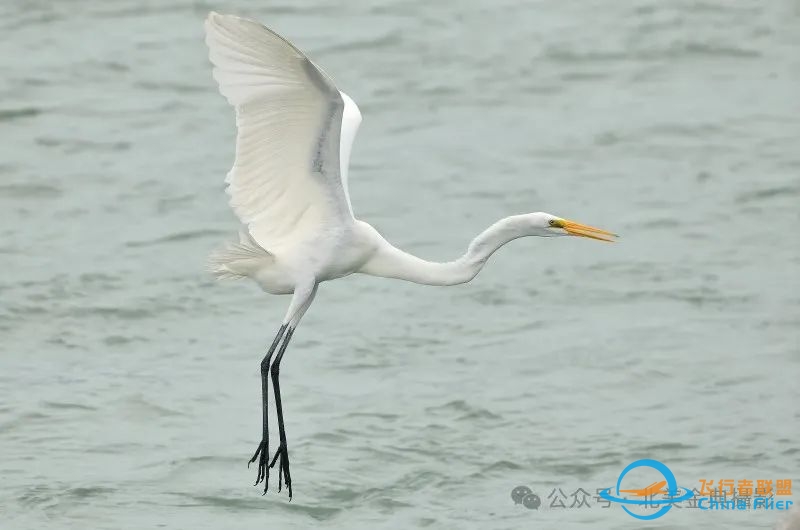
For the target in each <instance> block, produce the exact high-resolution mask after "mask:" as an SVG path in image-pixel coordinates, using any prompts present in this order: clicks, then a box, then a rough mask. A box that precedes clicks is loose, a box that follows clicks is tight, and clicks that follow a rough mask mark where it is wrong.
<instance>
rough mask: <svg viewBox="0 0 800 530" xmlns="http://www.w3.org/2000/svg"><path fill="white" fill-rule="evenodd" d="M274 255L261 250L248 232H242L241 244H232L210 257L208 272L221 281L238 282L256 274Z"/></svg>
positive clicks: (240, 236) (240, 235)
mask: <svg viewBox="0 0 800 530" xmlns="http://www.w3.org/2000/svg"><path fill="white" fill-rule="evenodd" d="M269 259H272V255H271V254H270V253H269V252H267V251H266V250H264V249H263V248H261V246H259V245H258V243H256V242H255V241H253V239H252V238H251V237H250V234H249V233H247V232H244V231H243V232H240V234H239V242H237V243H235V242H230V243H228V244H227V245H225V246H224V247H223V248H221V249H219V250H216V251H214V252H212V253H211V255H210V256H209V257H208V270H209V272H210V273H211V274H213V275H214V276H215V277H216V278H217V279H219V280H238V279H239V278H246V277H248V276H251V275H252V274H254V273H255V272H256V271H257V270H258V269H259V268H261V267H262V266H263V265H264V261H265V260H269Z"/></svg>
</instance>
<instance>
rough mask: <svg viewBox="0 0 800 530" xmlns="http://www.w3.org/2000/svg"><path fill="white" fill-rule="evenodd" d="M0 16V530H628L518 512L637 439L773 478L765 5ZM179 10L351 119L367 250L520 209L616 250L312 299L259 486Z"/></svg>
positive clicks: (260, 336)
mask: <svg viewBox="0 0 800 530" xmlns="http://www.w3.org/2000/svg"><path fill="white" fill-rule="evenodd" d="M0 6H2V7H3V12H4V14H5V16H4V17H3V19H2V21H0V25H2V35H3V37H2V41H0V42H2V46H1V47H0V71H1V72H2V75H0V135H2V142H0V259H1V260H2V270H3V274H2V275H0V455H2V458H0V478H1V480H0V520H1V521H2V522H0V526H2V528H3V529H4V530H7V529H23V528H24V529H27V528H33V527H39V528H94V529H105V528H108V529H112V528H113V529H121V528H122V529H127V528H131V529H134V528H135V529H138V528H152V527H156V526H164V527H168V528H188V527H192V528H202V529H205V528H209V529H218V528H254V527H259V525H261V526H263V525H269V526H270V527H271V528H309V527H312V526H322V527H332V528H333V527H341V528H348V529H374V528H398V529H405V528H415V527H430V528H458V529H478V528H480V529H485V528H521V527H526V526H527V527H533V526H539V527H546V528H563V529H571V528H577V529H584V528H612V527H613V528H631V529H633V528H640V527H641V526H642V524H643V523H641V522H639V521H637V520H635V519H633V518H631V517H630V516H628V515H627V514H625V513H624V512H623V511H622V509H621V508H620V507H619V506H612V507H611V508H610V509H604V508H602V507H600V505H598V504H597V502H596V500H595V499H589V502H590V504H591V507H582V508H566V509H559V508H554V507H551V506H550V504H551V500H550V499H547V498H546V497H547V496H548V495H549V494H550V492H551V491H552V490H554V489H557V488H560V489H562V490H563V491H564V492H566V493H567V494H570V493H571V492H573V491H575V490H576V489H577V488H583V489H584V490H587V491H590V492H592V493H594V492H595V490H596V489H597V488H601V487H603V488H605V487H609V486H613V485H614V483H615V481H616V479H617V476H618V475H619V473H620V471H621V470H622V469H623V468H624V467H625V466H626V465H627V464H629V463H630V462H631V461H633V460H635V459H638V458H655V459H658V460H661V461H662V462H664V463H665V464H667V465H668V466H669V467H670V468H671V469H672V471H673V472H674V473H675V475H676V477H677V479H678V483H679V484H680V485H682V486H688V487H690V488H691V487H696V486H698V485H699V480H700V479H713V480H714V481H717V480H718V479H734V480H740V479H750V480H753V481H755V480H756V479H771V480H776V479H794V480H795V484H796V486H795V489H797V488H798V487H800V450H798V436H799V435H800V427H798V425H800V421H798V420H800V409H798V403H800V385H798V381H800V332H799V331H798V330H799V329H800V326H799V324H800V289H798V287H799V286H798V265H799V264H800V240H799V239H798V238H797V235H796V232H797V226H798V221H799V220H800V219H798V217H799V216H798V198H799V197H800V178H798V173H799V172H800V145H798V138H800V98H798V93H800V90H798V89H799V88H800V31H798V28H800V4H798V3H797V2H796V1H793V0H775V1H770V2H763V1H748V0H739V1H735V2H732V1H724V0H707V1H704V0H692V1H689V0H676V1H670V2H662V1H659V0H636V1H631V2H618V1H614V0H592V1H582V2H555V1H520V0H515V1H510V0H502V1H493V2H488V1H484V2H482V1H480V0H468V1H463V2H458V3H456V2H438V3H432V2H423V1H401V0H380V1H375V2H366V1H363V2H362V1H351V2H326V1H322V0H302V1H299V2H297V1H292V2H288V1H284V2H272V1H264V2H257V3H256V2H249V1H244V0H242V1H222V2H217V3H206V2H195V1H189V0H168V1H161V0H158V1H157V0H113V1H105V2H103V1H100V0H63V1H59V2H51V1H39V0H24V1H23V0H0ZM211 9H214V10H216V11H220V12H223V13H235V14H239V15H242V16H247V17H251V18H255V19H257V20H259V21H260V22H262V23H264V24H266V25H268V26H270V27H272V28H273V29H275V30H276V31H278V32H279V33H281V34H283V35H285V36H286V37H287V38H289V39H290V40H292V41H293V42H294V43H295V44H296V45H297V46H298V47H299V48H300V49H302V50H304V51H306V52H307V54H308V55H309V56H310V57H311V58H313V60H314V61H315V62H317V63H318V64H319V65H321V66H322V67H323V68H324V69H325V70H326V71H327V72H328V73H330V74H331V75H332V76H333V78H334V79H335V80H336V82H337V84H338V85H339V87H340V88H341V89H342V90H344V91H346V92H347V93H348V94H349V95H350V96H352V97H353V99H355V101H356V102H357V103H358V104H359V106H360V108H361V111H362V114H363V116H364V121H363V124H362V127H361V129H360V132H359V135H358V138H357V139H356V142H355V146H354V153H353V157H352V168H351V172H350V188H351V196H352V200H353V205H354V209H355V212H356V215H357V216H358V217H360V218H362V219H364V220H366V221H368V222H369V223H371V224H373V225H374V226H375V227H376V228H378V229H379V230H380V231H381V232H382V233H383V234H384V236H386V237H387V239H389V240H390V241H391V242H393V243H394V244H395V245H397V246H399V247H401V248H403V249H405V250H407V251H410V252H413V253H416V254H418V255H420V256H422V257H424V258H427V259H444V260H447V259H452V258H454V257H456V256H457V255H460V254H461V253H462V252H463V251H464V249H465V248H466V245H467V243H468V242H469V240H470V239H471V238H472V237H474V236H475V235H476V234H477V233H478V232H479V231H481V230H482V229H484V228H485V227H486V226H487V225H489V224H490V223H491V222H493V221H495V220H496V219H498V218H500V217H503V216H506V215H510V214H516V213H524V212H530V211H539V210H542V211H547V212H550V213H553V214H555V215H559V216H563V217H567V218H572V219H576V220H579V221H582V222H585V223H589V224H592V225H595V226H600V227H603V228H608V229H611V230H614V231H617V232H619V233H620V234H622V236H623V237H622V239H621V241H620V243H619V244H615V245H606V244H600V243H597V242H593V241H588V240H580V239H579V238H570V239H558V240H541V239H535V238H531V239H525V240H520V241H515V242H514V243H512V244H511V245H509V246H507V247H505V248H503V249H502V250H501V251H500V252H499V253H497V254H496V255H495V256H494V257H493V258H492V260H491V262H490V263H489V266H488V267H487V268H486V269H485V270H484V271H483V272H482V273H481V275H480V276H478V278H476V280H475V281H473V282H472V283H470V284H467V285H463V286H459V287H453V288H441V289H434V288H430V287H421V286H416V285H413V284H406V283H403V282H392V281H388V280H384V279H378V278H370V277H362V276H358V275H355V276H351V277H349V278H346V279H344V280H340V281H337V282H332V283H330V284H324V285H323V286H322V287H321V289H320V294H319V296H318V297H317V301H316V303H315V304H314V306H313V308H312V309H311V310H310V311H309V313H308V314H307V315H306V317H305V318H304V320H303V322H302V324H301V326H300V327H299V328H298V331H297V333H296V335H295V339H294V341H293V347H292V348H291V349H290V350H289V352H288V353H287V357H286V359H285V361H284V364H283V370H282V376H283V377H282V382H283V385H282V390H283V400H284V410H285V414H286V423H287V433H288V438H289V445H290V448H291V453H292V468H291V469H292V478H293V489H294V499H293V500H292V502H291V503H289V502H287V499H286V496H285V492H284V494H281V495H277V494H275V493H274V491H271V492H270V493H269V494H268V495H267V496H265V497H262V496H261V495H260V493H261V490H260V488H253V487H252V483H253V481H254V480H255V470H254V469H252V468H251V469H249V470H248V469H247V466H246V462H247V459H248V458H249V457H250V456H251V455H252V453H253V451H254V450H255V447H256V445H257V443H258V440H259V438H260V429H261V427H260V390H261V387H260V382H259V363H260V361H261V358H262V356H263V354H264V352H265V349H266V347H267V346H268V345H269V343H270V342H271V340H272V337H273V335H274V333H275V330H276V328H277V326H278V325H279V323H280V319H281V318H282V316H283V314H284V312H285V309H286V306H287V304H288V302H289V299H288V298H287V297H274V296H267V295H265V294H263V293H261V292H260V291H259V290H258V289H257V287H256V286H255V285H254V284H251V283H247V282H240V283H228V284H223V283H215V282H213V281H212V279H211V278H210V277H209V276H208V275H207V274H206V273H205V271H204V268H205V260H206V256H207V255H208V253H209V252H210V251H211V250H213V249H214V248H216V247H218V246H219V245H220V244H221V243H223V242H224V241H225V240H227V239H228V238H230V237H233V236H234V234H235V232H236V230H237V227H238V225H237V222H236V220H235V218H234V216H233V214H232V213H231V211H230V210H229V208H228V206H227V204H226V199H227V197H226V196H225V195H224V193H223V178H224V175H225V173H226V172H227V170H228V169H229V167H230V165H231V163H232V161H233V148H234V133H235V129H234V117H233V111H232V109H231V108H229V107H228V105H227V103H226V102H225V100H224V99H223V98H222V97H221V96H220V95H219V94H218V92H217V88H216V84H215V83H214V81H213V80H212V78H211V67H210V64H209V63H208V60H207V52H206V48H205V45H204V43H203V30H202V21H203V19H204V18H205V16H206V14H207V12H208V11H209V10H211ZM273 429H274V426H273ZM273 432H276V431H274V430H273ZM273 438H274V437H273ZM276 441H277V440H276V439H275V440H274V442H276ZM275 478H276V477H275V474H274V473H273V476H272V478H271V485H270V486H271V489H272V490H274V489H275ZM519 485H526V486H528V487H530V488H531V489H532V490H533V491H535V492H537V493H538V494H539V495H541V496H542V499H543V506H542V507H541V508H540V509H539V510H529V509H526V508H524V507H523V506H522V505H514V502H513V501H512V499H511V497H510V492H511V490H512V489H513V488H514V487H516V486H519ZM644 485H645V484H642V486H644ZM794 501H795V504H798V495H797V494H795V495H794ZM570 502H571V501H567V503H566V504H567V506H569V504H570ZM784 516H785V515H782V514H780V513H778V512H774V511H771V512H769V511H760V512H734V513H729V512H725V513H721V512H711V511H700V510H697V509H694V510H692V509H673V510H672V511H671V512H670V513H669V514H667V515H666V516H664V517H662V518H660V519H658V520H657V521H654V522H652V523H650V524H649V525H648V527H652V528H663V529H667V528H696V527H701V526H702V527H703V528H725V529H728V528H772V527H773V526H774V525H775V524H776V523H777V521H778V520H779V519H781V517H784Z"/></svg>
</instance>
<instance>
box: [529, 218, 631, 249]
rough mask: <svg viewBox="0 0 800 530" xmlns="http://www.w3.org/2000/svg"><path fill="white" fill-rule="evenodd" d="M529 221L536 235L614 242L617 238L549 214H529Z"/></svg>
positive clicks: (606, 232) (597, 229) (603, 231)
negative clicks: (576, 237) (577, 237)
mask: <svg viewBox="0 0 800 530" xmlns="http://www.w3.org/2000/svg"><path fill="white" fill-rule="evenodd" d="M525 217H527V220H528V222H529V223H531V225H532V226H531V228H533V229H534V230H535V231H536V235H540V236H545V237H552V236H579V237H588V238H591V239H597V240H599V241H606V242H609V243H611V242H613V241H614V239H615V238H616V237H618V236H617V234H614V233H612V232H608V231H606V230H601V229H599V228H595V227H593V226H589V225H584V224H581V223H576V222H575V221H570V220H569V219H563V218H561V217H556V216H555V215H551V214H549V213H544V212H537V213H532V214H528V215H527V216H525Z"/></svg>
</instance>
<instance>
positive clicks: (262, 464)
mask: <svg viewBox="0 0 800 530" xmlns="http://www.w3.org/2000/svg"><path fill="white" fill-rule="evenodd" d="M285 331H286V324H283V325H282V326H281V327H280V329H279V330H278V334H277V335H275V340H273V341H272V346H270V347H269V351H268V352H267V354H266V355H265V356H264V359H263V360H262V361H261V412H262V413H261V443H259V444H258V448H257V449H256V452H255V454H254V455H253V458H251V459H250V461H249V462H248V463H247V467H250V464H252V463H253V462H255V461H256V458H259V454H260V455H261V458H259V460H258V475H257V476H256V483H255V484H254V486H256V485H258V483H259V482H261V481H262V480H263V481H264V493H266V492H267V486H268V485H269V468H268V467H267V460H268V459H269V455H268V453H269V421H267V420H268V415H267V402H268V401H269V399H268V397H269V388H268V384H267V376H268V375H269V361H270V359H271V358H272V353H273V352H274V351H275V348H277V347H278V343H279V342H280V341H281V338H282V337H283V334H284V332H285ZM287 338H288V336H287ZM283 349H284V348H281V351H283ZM278 485H280V483H279V484H278Z"/></svg>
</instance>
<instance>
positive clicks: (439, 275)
mask: <svg viewBox="0 0 800 530" xmlns="http://www.w3.org/2000/svg"><path fill="white" fill-rule="evenodd" d="M526 235H531V234H530V232H529V231H528V230H527V228H526V225H525V223H524V222H522V219H521V216H512V217H506V218H505V219H501V220H499V221H497V222H496V223H494V224H493V225H492V226H490V227H489V228H487V229H486V230H484V231H483V232H481V233H480V234H479V235H478V237H476V238H475V239H473V240H472V242H471V243H470V244H469V247H468V248H467V251H466V252H465V253H464V255H463V256H461V257H460V258H458V259H456V260H454V261H448V262H443V263H442V262H435V261H426V260H424V259H420V258H418V257H416V256H414V255H412V254H409V253H407V252H403V251H402V250H400V249H398V248H396V247H394V246H392V245H390V244H389V243H388V242H386V241H385V240H384V239H383V238H381V242H382V244H381V246H379V248H378V250H377V251H376V252H375V255H374V256H373V257H372V258H371V259H370V260H369V261H368V262H367V263H366V264H365V265H364V266H363V267H362V268H361V270H360V271H359V272H362V273H365V274H370V275H372V276H382V277H385V278H398V279H401V280H407V281H410V282H415V283H421V284H425V285H456V284H459V283H465V282H468V281H470V280H471V279H473V278H474V277H475V276H476V275H477V274H478V273H479V272H480V270H481V269H482V268H483V266H484V265H485V264H486V260H488V259H489V256H491V255H492V254H493V253H494V252H495V251H496V250H497V249H499V248H500V247H502V246H503V245H505V244H506V243H508V242H509V241H512V240H514V239H517V238H518V237H523V236H526Z"/></svg>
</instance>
